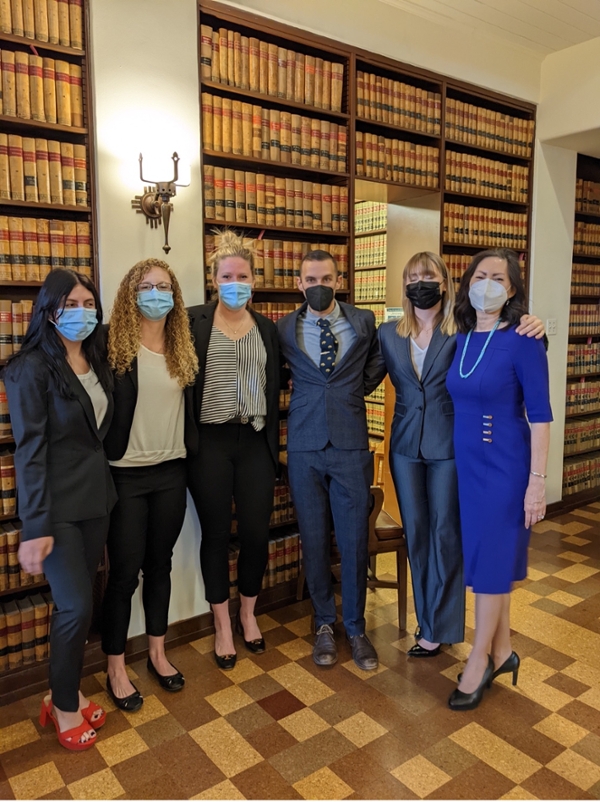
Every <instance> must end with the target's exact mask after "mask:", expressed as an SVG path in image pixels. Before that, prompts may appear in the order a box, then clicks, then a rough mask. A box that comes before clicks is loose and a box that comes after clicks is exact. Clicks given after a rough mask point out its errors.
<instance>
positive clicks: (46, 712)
mask: <svg viewBox="0 0 600 802" xmlns="http://www.w3.org/2000/svg"><path fill="white" fill-rule="evenodd" d="M48 719H49V720H50V721H51V722H52V723H53V724H54V728H55V729H56V734H57V736H58V742H59V744H60V745H61V746H64V747H65V749H70V750H71V752H84V751H85V750H86V749H90V748H91V747H92V746H94V745H95V743H96V736H95V735H94V736H93V737H91V738H90V739H89V740H87V741H85V742H84V743H81V741H80V740H79V739H80V738H81V736H82V735H83V734H84V733H85V732H89V730H90V724H89V721H87V720H86V719H85V718H84V720H83V721H82V722H81V724H80V725H79V726H78V727H73V728H72V729H70V730H65V732H61V731H60V728H59V726H58V721H57V720H56V719H55V718H54V716H53V715H52V702H51V701H50V702H48V703H46V701H45V700H42V709H41V710H40V724H41V726H42V727H45V726H46V725H47V724H48Z"/></svg>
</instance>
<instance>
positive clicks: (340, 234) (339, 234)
mask: <svg viewBox="0 0 600 802" xmlns="http://www.w3.org/2000/svg"><path fill="white" fill-rule="evenodd" d="M204 225H205V226H208V227H210V228H213V227H214V226H216V227H217V228H232V229H236V228H246V229H250V230H252V231H273V232H274V233H277V232H278V231H281V232H284V233H286V234H303V235H306V234H308V235H309V236H311V237H313V238H314V237H315V236H318V237H324V238H326V239H327V238H328V237H332V238H334V239H349V237H350V234H349V232H348V231H322V230H321V229H320V228H319V229H315V228H287V226H266V225H262V224H260V223H237V222H235V221H233V220H230V221H225V220H210V219H209V218H208V217H205V218H204Z"/></svg>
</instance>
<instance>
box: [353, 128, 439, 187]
mask: <svg viewBox="0 0 600 802" xmlns="http://www.w3.org/2000/svg"><path fill="white" fill-rule="evenodd" d="M356 174H357V175H358V176H361V175H363V176H365V177H366V178H379V179H382V180H384V181H398V182H399V183H401V184H414V185H415V186H418V187H430V188H432V189H435V188H436V187H438V186H439V183H440V151H439V149H438V148H430V147H428V146H426V145H415V144H414V142H402V141H400V140H398V139H388V138H387V137H383V136H377V134H369V133H363V132H362V131H357V132H356Z"/></svg>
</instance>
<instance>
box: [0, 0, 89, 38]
mask: <svg viewBox="0 0 600 802" xmlns="http://www.w3.org/2000/svg"><path fill="white" fill-rule="evenodd" d="M0 31H2V33H12V34H14V35H15V36H24V37H25V38H26V39H38V40H39V41H40V42H50V44H53V45H61V46H62V47H72V48H74V49H76V50H82V49H83V5H82V0H3V2H2V3H0Z"/></svg>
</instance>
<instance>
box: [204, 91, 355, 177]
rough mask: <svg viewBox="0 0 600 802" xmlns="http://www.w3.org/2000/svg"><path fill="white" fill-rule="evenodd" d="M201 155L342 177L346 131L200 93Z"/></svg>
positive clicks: (341, 127) (342, 127) (344, 168)
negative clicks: (260, 161) (230, 156)
mask: <svg viewBox="0 0 600 802" xmlns="http://www.w3.org/2000/svg"><path fill="white" fill-rule="evenodd" d="M202 144H203V147H204V148H205V150H212V151H217V152H218V153H233V154H235V155H237V156H252V157H253V158H255V159H265V160H266V161H272V162H282V163H284V164H296V165H300V166H302V167H311V168H314V169H320V170H332V171H334V172H340V173H345V172H346V170H347V164H346V151H347V145H348V132H347V129H346V126H345V125H338V124H337V123H331V122H329V120H318V119H314V118H311V117H301V116H300V115H299V114H291V113H290V112H288V111H279V110H278V109H265V108H262V107H261V106H252V105H251V104H250V103H242V102H241V101H240V100H231V99H230V98H226V97H223V98H221V97H219V95H211V94H209V93H208V92H203V93H202Z"/></svg>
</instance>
